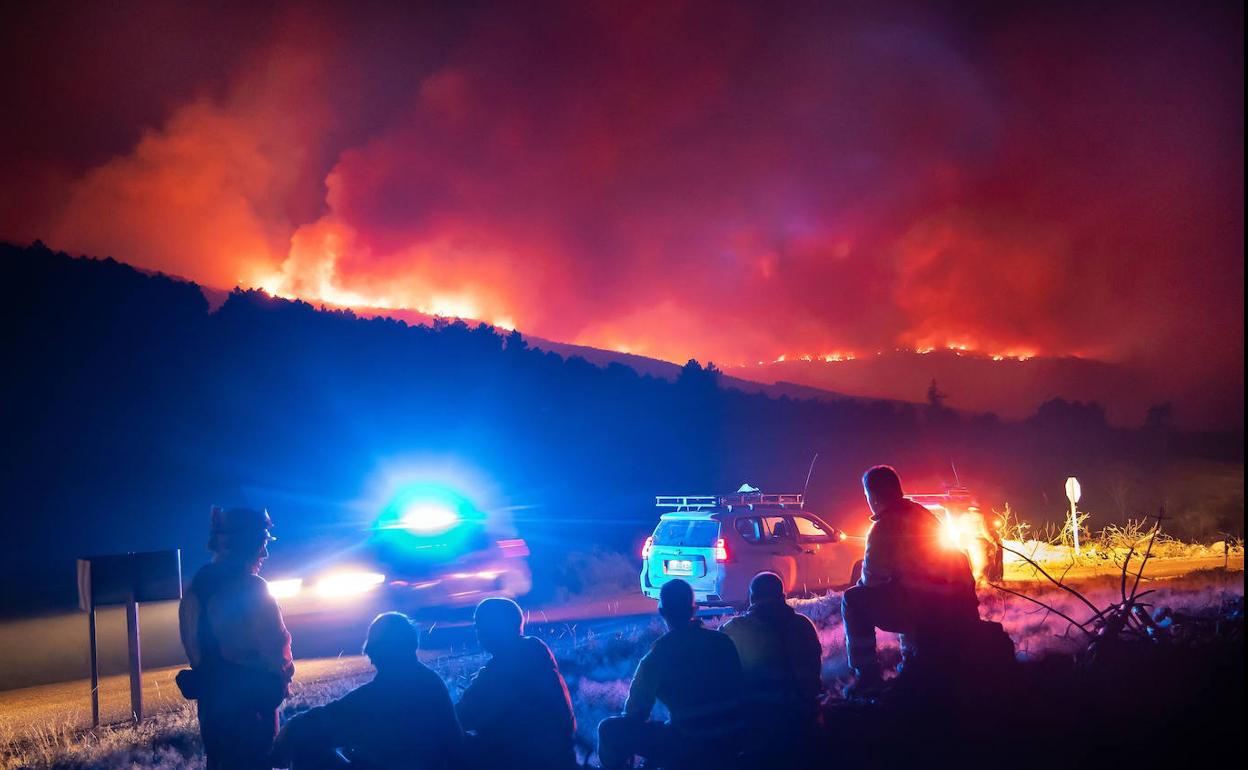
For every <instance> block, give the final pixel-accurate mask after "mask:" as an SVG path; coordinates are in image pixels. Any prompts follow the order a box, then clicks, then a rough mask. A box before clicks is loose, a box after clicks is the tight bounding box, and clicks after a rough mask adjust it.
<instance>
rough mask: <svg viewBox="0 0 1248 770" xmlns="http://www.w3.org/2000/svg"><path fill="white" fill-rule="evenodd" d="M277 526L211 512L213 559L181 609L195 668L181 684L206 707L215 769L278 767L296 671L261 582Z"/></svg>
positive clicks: (239, 512) (245, 512) (243, 512)
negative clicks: (277, 742)
mask: <svg viewBox="0 0 1248 770" xmlns="http://www.w3.org/2000/svg"><path fill="white" fill-rule="evenodd" d="M272 526H273V522H272V521H271V520H270V519H269V514H268V513H267V512H266V511H257V510H253V509H250V508H230V509H228V510H221V509H220V508H215V507H214V508H213V509H212V526H211V531H210V534H209V538H208V550H209V551H211V552H212V562H211V563H210V564H208V565H206V566H204V567H202V568H201V569H200V570H199V571H198V572H196V573H195V577H194V578H193V579H192V580H191V585H190V587H189V588H188V589H187V591H186V593H185V595H184V596H183V597H182V603H181V605H180V606H179V607H178V625H179V630H180V632H181V637H182V646H183V647H184V648H185V650H186V657H187V660H188V661H190V664H191V668H190V670H189V671H183V672H181V673H180V674H179V675H178V679H177V683H178V687H179V688H180V689H181V690H182V693H183V695H185V696H186V697H187V698H191V699H193V700H197V701H198V702H199V709H198V710H199V729H200V734H201V735H202V737H203V742H204V754H205V756H206V759H207V768H208V770H253V769H257V768H266V770H267V768H271V767H272V764H271V763H270V761H269V751H270V749H271V748H272V744H273V738H274V736H275V735H276V734H277V708H278V706H280V705H281V702H282V700H283V699H284V698H285V697H286V695H287V694H288V692H289V685H290V680H291V678H292V677H293V676H294V671H295V666H294V663H293V662H292V659H291V653H290V633H289V632H287V630H286V624H285V622H283V620H282V613H281V610H280V609H278V606H277V602H276V601H274V599H273V597H272V596H270V595H269V591H268V585H267V584H266V583H265V582H264V579H263V578H261V577H260V575H259V572H260V565H261V564H262V563H263V562H264V560H265V559H266V558H268V555H269V551H268V544H269V542H271V541H272V540H274V538H273V537H272V536H271V535H270V534H269V530H270V528H271V527H272Z"/></svg>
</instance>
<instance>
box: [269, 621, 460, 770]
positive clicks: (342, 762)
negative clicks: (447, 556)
mask: <svg viewBox="0 0 1248 770" xmlns="http://www.w3.org/2000/svg"><path fill="white" fill-rule="evenodd" d="M417 641H418V634H417V631H416V628H415V627H414V626H412V623H411V621H410V620H408V618H407V617H406V616H405V615H400V614H399V613H397V612H387V613H385V614H382V615H378V616H377V618H376V619H375V620H373V622H372V625H370V626H369V628H368V640H367V641H366V642H365V643H364V654H365V655H367V656H368V659H369V660H370V661H371V662H372V664H373V667H374V668H375V669H377V675H376V676H375V677H373V679H372V681H370V682H368V683H367V684H364V685H361V686H360V687H357V688H356V689H354V690H352V691H351V692H349V693H347V694H346V695H344V696H343V697H341V698H339V699H338V700H336V701H334V702H332V703H329V704H327V705H324V706H321V707H319V708H314V709H312V710H310V711H306V712H304V713H302V714H300V715H298V716H296V717H295V718H293V719H292V720H290V722H288V723H287V724H286V726H285V727H283V728H282V730H281V732H280V733H279V734H278V736H277V741H276V743H275V744H274V749H273V761H274V765H275V766H278V767H291V768H293V770H318V769H319V768H332V767H337V768H343V767H348V766H350V767H356V768H360V770H382V769H383V768H384V769H385V770H434V769H437V770H441V769H442V768H450V767H454V766H456V764H455V763H456V762H457V761H458V757H459V755H460V752H461V749H462V743H463V732H462V731H461V730H460V728H459V721H458V720H457V719H456V718H455V708H454V706H453V705H452V704H451V696H450V693H449V692H448V691H447V689H446V684H445V683H444V682H443V681H442V678H441V677H439V676H438V675H437V674H435V673H434V672H433V671H432V670H430V669H429V668H428V667H427V666H425V665H424V664H423V663H421V662H420V661H419V660H418V659H417V658H416V649H417Z"/></svg>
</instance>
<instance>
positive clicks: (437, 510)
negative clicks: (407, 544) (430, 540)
mask: <svg viewBox="0 0 1248 770" xmlns="http://www.w3.org/2000/svg"><path fill="white" fill-rule="evenodd" d="M458 523H459V513H458V512H457V511H456V510H455V509H454V508H452V507H450V506H449V505H445V504H443V503H440V502H421V503H413V504H411V505H409V506H407V508H405V509H404V510H403V513H402V515H401V516H400V517H399V525H400V526H402V527H403V529H406V530H407V531H408V532H412V533H415V534H417V535H437V534H440V533H442V532H446V531H447V530H448V529H450V528H451V527H454V526H455V525H456V524H458Z"/></svg>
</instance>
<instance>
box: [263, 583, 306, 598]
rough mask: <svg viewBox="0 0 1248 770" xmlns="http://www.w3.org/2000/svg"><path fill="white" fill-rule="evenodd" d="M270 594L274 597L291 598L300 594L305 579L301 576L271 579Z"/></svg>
mask: <svg viewBox="0 0 1248 770" xmlns="http://www.w3.org/2000/svg"><path fill="white" fill-rule="evenodd" d="M268 585H269V596H272V597H273V598H274V599H289V598H290V597H292V596H298V595H299V592H300V591H302V590H303V580H302V579H301V578H290V579H288V580H270V581H269V584H268Z"/></svg>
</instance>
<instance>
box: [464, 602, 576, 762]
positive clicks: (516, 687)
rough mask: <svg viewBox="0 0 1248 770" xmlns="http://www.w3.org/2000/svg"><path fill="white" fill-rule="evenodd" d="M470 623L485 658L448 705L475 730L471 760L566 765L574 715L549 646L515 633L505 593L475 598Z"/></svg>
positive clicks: (518, 621)
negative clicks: (479, 600) (474, 613)
mask: <svg viewBox="0 0 1248 770" xmlns="http://www.w3.org/2000/svg"><path fill="white" fill-rule="evenodd" d="M502 602H506V603H507V604H508V605H509V606H503V605H502V604H501V603H502ZM513 608H514V610H513ZM476 622H477V633H478V636H479V637H480V638H481V642H482V646H483V647H484V648H485V649H486V650H487V651H488V652H490V653H491V655H492V657H491V658H490V660H489V661H488V662H487V663H486V664H485V665H484V666H483V667H482V668H481V670H479V671H478V672H477V673H476V675H475V676H474V677H473V679H472V682H471V683H469V685H468V687H467V688H466V689H465V690H464V693H463V695H462V696H461V697H460V700H459V703H458V704H457V705H456V711H457V713H458V714H459V719H460V723H461V724H462V725H463V728H464V730H467V731H469V732H471V733H475V737H474V739H473V740H471V741H470V753H471V755H472V756H473V757H474V759H475V762H476V764H477V765H479V766H482V767H488V766H491V765H494V764H497V763H499V762H501V763H503V764H498V765H497V766H499V767H510V768H543V770H545V769H549V770H556V769H557V768H564V767H571V766H573V765H574V764H575V761H576V755H575V750H574V748H573V738H574V735H575V732H576V718H575V717H574V716H573V714H572V700H571V698H570V697H569V695H568V688H567V685H566V684H565V683H564V681H563V676H562V675H561V674H560V673H559V666H558V664H557V663H556V662H555V657H554V655H552V654H551V652H550V648H549V647H547V646H546V644H545V643H544V642H542V640H540V639H537V638H534V637H531V636H522V635H521V633H520V631H521V630H522V628H523V625H522V618H521V616H520V614H519V607H517V606H516V605H515V603H514V602H511V601H510V600H503V599H493V600H491V599H487V600H485V601H483V602H482V603H481V605H479V606H478V608H477V621H476Z"/></svg>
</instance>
